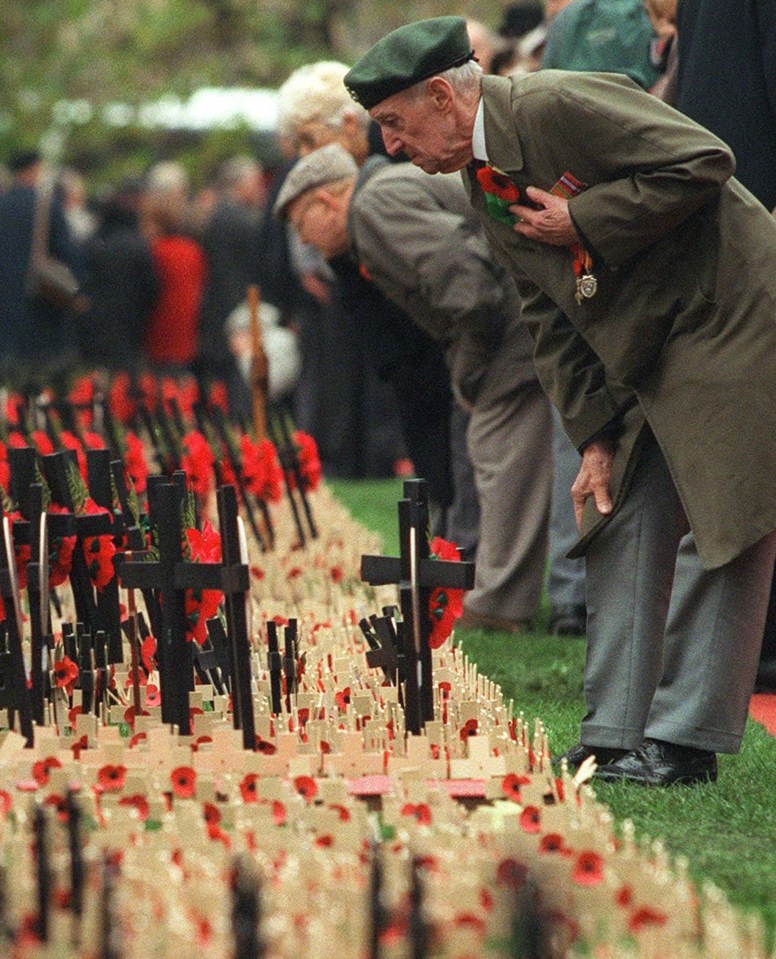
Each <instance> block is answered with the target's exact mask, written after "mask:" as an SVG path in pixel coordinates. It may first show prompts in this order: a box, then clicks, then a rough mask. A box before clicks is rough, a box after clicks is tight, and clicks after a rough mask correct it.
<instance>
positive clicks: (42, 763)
mask: <svg viewBox="0 0 776 959" xmlns="http://www.w3.org/2000/svg"><path fill="white" fill-rule="evenodd" d="M61 767H62V763H61V762H60V761H59V760H58V759H57V757H56V756H46V758H45V759H39V760H38V761H37V762H36V763H33V766H32V778H33V779H34V780H35V782H36V783H37V784H38V785H39V786H45V785H46V784H47V783H48V781H49V772H50V770H52V769H60V768H61Z"/></svg>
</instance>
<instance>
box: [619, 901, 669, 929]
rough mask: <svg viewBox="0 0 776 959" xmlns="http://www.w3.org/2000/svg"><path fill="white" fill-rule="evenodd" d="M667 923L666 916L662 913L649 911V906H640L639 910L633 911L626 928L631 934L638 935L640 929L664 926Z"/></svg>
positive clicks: (653, 910)
mask: <svg viewBox="0 0 776 959" xmlns="http://www.w3.org/2000/svg"><path fill="white" fill-rule="evenodd" d="M667 922H668V916H667V915H666V914H665V913H664V912H658V911H657V910H655V909H650V907H649V906H642V907H641V908H640V909H634V910H633V913H632V914H631V917H630V919H628V928H629V929H630V931H631V932H633V933H639V932H641V930H642V929H647V928H649V927H650V926H664V925H665V924H666V923H667Z"/></svg>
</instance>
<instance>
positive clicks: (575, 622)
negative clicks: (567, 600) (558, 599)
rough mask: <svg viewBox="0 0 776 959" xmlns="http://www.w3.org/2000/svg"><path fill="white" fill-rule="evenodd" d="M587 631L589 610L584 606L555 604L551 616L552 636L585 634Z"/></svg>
mask: <svg viewBox="0 0 776 959" xmlns="http://www.w3.org/2000/svg"><path fill="white" fill-rule="evenodd" d="M586 632H587V610H586V609H585V607H584V606H554V607H553V610H552V615H551V616H550V634H551V635H552V636H584V635H585V633H586Z"/></svg>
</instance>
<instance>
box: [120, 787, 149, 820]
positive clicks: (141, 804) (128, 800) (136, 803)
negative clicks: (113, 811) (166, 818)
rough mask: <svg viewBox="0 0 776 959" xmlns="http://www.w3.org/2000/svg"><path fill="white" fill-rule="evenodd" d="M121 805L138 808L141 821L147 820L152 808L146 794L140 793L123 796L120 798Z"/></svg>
mask: <svg viewBox="0 0 776 959" xmlns="http://www.w3.org/2000/svg"><path fill="white" fill-rule="evenodd" d="M119 806H131V807H132V808H133V809H137V812H138V815H139V816H140V821H141V822H145V821H146V819H148V813H149V810H150V807H149V805H148V800H147V799H146V798H145V796H142V795H140V793H135V794H134V795H132V796H122V797H121V799H119Z"/></svg>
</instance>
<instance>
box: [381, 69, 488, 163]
mask: <svg viewBox="0 0 776 959" xmlns="http://www.w3.org/2000/svg"><path fill="white" fill-rule="evenodd" d="M369 114H370V116H371V117H372V119H373V120H376V121H377V122H378V123H379V124H380V129H381V131H382V134H383V141H384V143H385V148H386V150H387V151H388V153H389V154H390V156H396V154H397V153H399V152H401V151H402V150H403V151H404V153H406V155H407V156H408V157H409V159H410V160H411V161H412V162H413V163H414V164H415V166H419V167H420V168H421V169H422V170H424V171H425V172H426V173H454V172H455V171H456V170H460V169H461V168H462V167H464V166H466V164H467V163H468V162H469V161H470V160H471V158H472V143H471V128H470V127H469V128H468V129H467V124H466V123H464V122H462V120H463V118H462V116H461V114H460V112H459V110H458V109H456V104H455V101H454V99H453V98H452V97H451V96H437V95H434V94H433V93H432V92H430V90H428V89H425V88H424V89H421V90H412V91H409V92H407V91H402V92H401V93H395V94H394V95H393V96H390V97H388V98H387V99H385V100H383V101H382V102H381V103H378V104H377V106H376V107H373V108H372V109H371V110H370V111H369ZM472 125H473V123H472Z"/></svg>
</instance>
